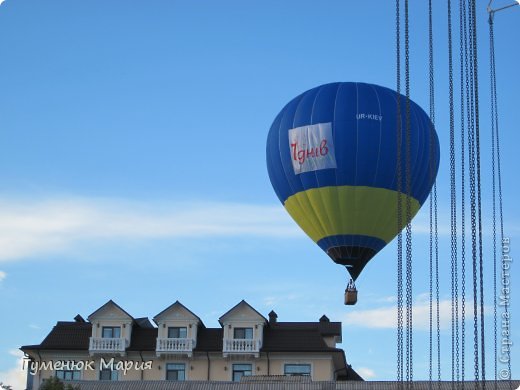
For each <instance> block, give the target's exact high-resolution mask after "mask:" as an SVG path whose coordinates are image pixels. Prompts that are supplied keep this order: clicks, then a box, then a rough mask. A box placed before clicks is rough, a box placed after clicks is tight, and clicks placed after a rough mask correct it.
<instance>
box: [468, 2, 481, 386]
mask: <svg viewBox="0 0 520 390" xmlns="http://www.w3.org/2000/svg"><path fill="white" fill-rule="evenodd" d="M472 1H473V2H474V0H469V9H468V12H467V14H468V37H469V44H468V62H469V73H470V74H469V84H470V88H469V95H470V97H469V102H470V106H469V110H468V115H469V120H468V154H469V156H468V158H469V182H470V212H471V253H472V265H473V362H474V374H475V380H476V381H478V380H479V377H480V374H479V348H478V344H479V337H478V293H477V286H478V281H477V210H476V182H475V181H476V174H475V105H474V104H475V100H474V97H475V95H474V81H475V78H474V71H475V69H474V60H473V57H474V52H473V51H474V45H473V27H474V26H473V17H474V13H473V4H472Z"/></svg>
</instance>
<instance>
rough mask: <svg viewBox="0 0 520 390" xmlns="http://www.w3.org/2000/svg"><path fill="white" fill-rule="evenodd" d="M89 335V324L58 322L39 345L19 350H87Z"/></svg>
mask: <svg viewBox="0 0 520 390" xmlns="http://www.w3.org/2000/svg"><path fill="white" fill-rule="evenodd" d="M91 335H92V324H91V323H89V322H65V321H59V322H58V323H57V324H56V325H55V326H54V328H52V330H51V331H50V332H49V334H48V335H47V337H45V338H44V339H43V341H42V342H41V344H40V345H26V346H24V347H22V348H20V349H22V350H24V349H63V350H82V349H88V346H89V338H90V336H91Z"/></svg>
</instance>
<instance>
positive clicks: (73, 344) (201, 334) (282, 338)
mask: <svg viewBox="0 0 520 390" xmlns="http://www.w3.org/2000/svg"><path fill="white" fill-rule="evenodd" d="M91 335H92V324H91V323H89V322H63V321H60V322H58V323H57V324H56V326H54V328H53V329H52V330H51V331H50V333H49V334H48V335H47V337H46V338H45V339H44V340H43V341H42V343H41V344H40V345H26V346H23V347H22V348H21V349H22V350H35V349H41V350H59V349H62V350H88V347H89V338H90V336H91ZM156 338H157V328H150V327H148V326H145V327H141V326H139V323H137V322H136V323H135V325H134V326H133V327H132V338H131V340H132V341H131V344H130V346H129V347H128V350H129V351H154V350H155V347H156ZM222 339H223V329H222V328H199V331H198V335H197V345H196V348H195V351H208V352H217V351H222ZM334 350H336V349H335V348H330V347H328V346H327V344H326V343H325V341H324V340H323V337H322V336H321V333H320V331H319V330H318V329H317V328H316V327H315V328H314V329H307V328H302V329H298V328H296V329H294V328H289V327H274V328H269V327H266V328H264V341H263V346H262V349H261V351H262V352H329V351H334Z"/></svg>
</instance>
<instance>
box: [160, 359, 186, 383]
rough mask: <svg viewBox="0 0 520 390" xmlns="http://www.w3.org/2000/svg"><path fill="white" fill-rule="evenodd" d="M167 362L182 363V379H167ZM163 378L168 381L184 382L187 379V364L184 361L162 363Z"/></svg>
mask: <svg viewBox="0 0 520 390" xmlns="http://www.w3.org/2000/svg"><path fill="white" fill-rule="evenodd" d="M168 364H179V365H180V364H182V365H183V366H184V379H183V380H178V379H177V380H175V379H168ZM164 379H165V380H167V381H169V382H186V381H187V380H188V364H187V363H186V362H178V361H177V362H166V364H165V365H164Z"/></svg>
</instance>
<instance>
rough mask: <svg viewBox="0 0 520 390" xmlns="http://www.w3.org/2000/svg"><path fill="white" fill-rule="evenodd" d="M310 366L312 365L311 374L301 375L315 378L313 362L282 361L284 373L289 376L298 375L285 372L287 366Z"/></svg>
mask: <svg viewBox="0 0 520 390" xmlns="http://www.w3.org/2000/svg"><path fill="white" fill-rule="evenodd" d="M287 365H289V366H309V367H310V373H309V375H301V376H309V377H311V378H314V366H313V364H312V363H311V362H295V361H286V362H283V363H282V372H283V375H287V376H297V375H294V374H292V375H291V374H286V373H285V366H287Z"/></svg>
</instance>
